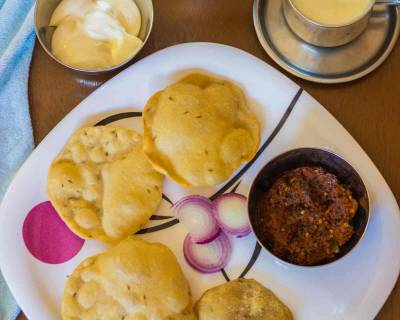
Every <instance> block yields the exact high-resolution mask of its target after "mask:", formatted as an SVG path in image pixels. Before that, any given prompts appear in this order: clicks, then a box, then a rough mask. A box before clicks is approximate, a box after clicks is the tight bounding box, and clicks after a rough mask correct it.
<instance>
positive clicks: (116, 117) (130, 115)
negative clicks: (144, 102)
mask: <svg viewBox="0 0 400 320" xmlns="http://www.w3.org/2000/svg"><path fill="white" fill-rule="evenodd" d="M141 116H142V113H141V112H133V111H132V112H121V113H116V114H113V115H111V116H109V117H107V118H104V119H103V120H100V121H99V122H97V123H96V124H95V126H105V125H107V124H110V123H113V122H115V121H118V120H122V119H127V118H134V117H141Z"/></svg>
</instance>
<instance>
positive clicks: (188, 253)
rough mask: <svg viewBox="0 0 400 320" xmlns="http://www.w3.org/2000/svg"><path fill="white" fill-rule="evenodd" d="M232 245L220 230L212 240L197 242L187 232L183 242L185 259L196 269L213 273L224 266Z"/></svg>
mask: <svg viewBox="0 0 400 320" xmlns="http://www.w3.org/2000/svg"><path fill="white" fill-rule="evenodd" d="M231 252H232V247H231V244H230V242H229V239H228V237H227V235H226V234H225V233H223V232H221V233H220V234H219V235H218V237H217V238H216V239H214V241H212V242H209V243H207V244H197V243H195V242H193V241H192V238H191V235H190V234H188V235H187V236H186V238H185V241H184V243H183V253H184V255H185V258H186V261H187V262H188V263H189V264H190V265H191V266H192V267H193V268H194V269H196V270H197V271H200V272H203V273H213V272H217V271H219V270H221V269H222V268H224V267H225V266H226V265H227V263H228V261H229V258H230V256H231Z"/></svg>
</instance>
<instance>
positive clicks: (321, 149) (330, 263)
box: [246, 147, 371, 270]
mask: <svg viewBox="0 0 400 320" xmlns="http://www.w3.org/2000/svg"><path fill="white" fill-rule="evenodd" d="M300 150H309V151H311V150H315V151H318V152H323V153H327V154H329V155H331V156H334V157H336V158H338V159H339V160H340V161H342V162H344V163H346V164H347V165H348V166H349V167H350V168H351V170H352V171H353V172H354V173H355V174H356V175H357V176H358V177H359V178H360V181H361V183H362V186H363V189H364V191H365V194H366V197H367V204H368V210H367V211H366V218H367V219H366V223H365V227H364V229H363V231H362V233H361V235H360V237H359V238H358V239H357V242H356V243H355V244H354V246H353V247H352V248H351V249H350V250H349V251H348V252H347V253H346V254H344V255H343V256H341V257H337V258H336V259H334V260H332V261H328V262H324V263H321V264H316V265H301V264H296V263H293V262H289V261H286V260H283V259H282V258H281V257H279V256H277V255H276V254H275V253H274V252H272V251H271V250H270V249H269V248H267V247H266V246H264V244H263V243H262V241H261V240H260V238H259V236H258V234H257V233H256V231H255V230H254V227H253V223H252V219H251V213H250V206H249V204H250V197H251V194H252V191H253V188H254V185H255V182H256V181H257V180H258V178H259V177H260V176H261V172H262V171H263V170H264V169H265V168H266V167H267V166H268V165H270V164H271V163H272V162H274V161H275V160H276V159H277V158H279V157H281V156H283V155H286V154H289V153H292V152H294V151H300ZM246 209H247V216H248V220H249V224H250V228H251V231H252V232H253V234H254V236H255V237H256V241H257V242H258V243H259V245H260V246H261V247H262V248H263V249H264V250H266V251H267V252H268V253H269V254H271V255H272V257H273V258H274V259H275V261H276V262H278V263H279V264H283V265H284V266H286V267H294V268H298V269H304V270H310V269H317V268H328V267H331V266H333V265H334V264H336V263H338V262H339V261H342V260H343V259H344V258H345V257H347V256H348V255H349V254H350V253H351V252H352V251H353V250H354V249H355V248H356V247H358V246H359V244H360V243H361V241H362V240H363V238H364V236H365V234H366V232H367V229H368V226H369V222H370V218H371V197H370V195H369V192H368V189H367V187H366V185H365V183H364V180H363V179H362V177H361V175H360V174H359V173H358V171H357V170H356V169H354V167H353V166H352V165H351V164H350V163H349V162H348V161H346V160H345V159H344V158H343V157H342V156H341V155H339V154H338V153H337V152H334V151H332V150H330V149H329V148H326V147H298V148H294V149H287V150H285V151H283V152H280V153H279V154H277V155H276V156H274V157H273V158H271V159H269V160H268V161H267V162H266V163H265V164H264V165H263V166H262V167H261V168H260V170H258V172H257V173H256V175H255V176H254V178H253V180H252V181H251V184H250V188H249V191H248V194H247V201H246Z"/></svg>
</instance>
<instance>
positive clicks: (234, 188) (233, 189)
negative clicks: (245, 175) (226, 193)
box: [231, 180, 242, 192]
mask: <svg viewBox="0 0 400 320" xmlns="http://www.w3.org/2000/svg"><path fill="white" fill-rule="evenodd" d="M241 182H242V181H241V180H239V182H238V183H236V185H235V186H234V187H233V188H232V190H231V192H236V190H237V188H238V187H239V185H240V183H241Z"/></svg>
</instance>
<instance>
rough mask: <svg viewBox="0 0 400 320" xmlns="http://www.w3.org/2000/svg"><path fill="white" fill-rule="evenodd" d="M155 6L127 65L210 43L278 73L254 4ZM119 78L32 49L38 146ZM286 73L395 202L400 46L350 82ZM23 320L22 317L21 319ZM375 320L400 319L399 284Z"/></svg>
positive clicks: (218, 0) (178, 1)
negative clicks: (368, 163)
mask: <svg viewBox="0 0 400 320" xmlns="http://www.w3.org/2000/svg"><path fill="white" fill-rule="evenodd" d="M153 3H154V9H155V19H154V27H153V31H152V33H151V36H150V38H149V40H148V42H147V44H146V46H145V47H144V49H143V50H142V51H141V53H140V54H139V56H138V57H137V58H136V59H135V60H134V61H132V63H134V62H135V61H137V60H139V59H141V58H143V57H145V56H147V55H149V54H150V53H152V52H155V51H158V50H160V49H162V48H165V47H168V46H171V45H174V44H178V43H183V42H192V41H208V42H218V43H223V44H227V45H231V46H234V47H238V48H241V49H243V50H245V51H247V52H250V53H252V54H253V55H255V56H257V57H259V58H261V59H262V60H264V61H266V62H267V63H269V64H271V65H272V66H274V67H275V68H277V69H280V68H279V67H278V66H277V65H276V64H275V63H274V62H273V61H272V60H271V58H269V57H268V55H267V54H266V53H265V51H264V50H263V48H262V47H261V45H260V44H259V42H258V40H257V37H256V34H255V31H254V27H253V17H252V1H250V0H240V1H239V0H235V1H232V0H201V1H199V0H197V1H196V0H192V1H190V0H173V1H166V0H153ZM119 71H120V70H119ZM281 71H282V72H283V73H285V74H287V73H286V72H285V71H283V70H281ZM116 73H117V72H114V73H107V74H104V75H100V76H99V75H97V76H93V75H91V76H89V75H83V74H80V73H76V72H72V71H70V70H67V69H66V68H64V67H62V66H61V65H59V64H57V63H56V62H54V61H53V60H52V59H51V58H50V57H48V56H47V54H46V53H45V52H44V51H43V50H42V49H41V47H40V46H39V45H38V44H37V45H36V47H35V50H34V54H33V61H32V66H31V71H30V81H29V102H30V108H31V116H32V122H33V129H34V135H35V141H36V143H39V142H40V141H41V140H42V139H43V138H44V137H45V136H46V135H47V133H48V132H49V131H50V130H51V129H52V128H53V127H54V126H55V125H56V124H57V123H58V122H59V121H60V120H61V119H62V118H63V117H64V116H65V115H66V114H67V113H68V112H69V111H70V110H71V109H72V108H73V107H75V106H76V105H77V104H78V103H79V102H80V101H81V100H83V99H84V98H85V97H86V96H87V95H89V94H90V93H91V92H92V91H93V90H95V89H96V88H97V87H98V86H99V85H101V84H102V83H103V82H104V81H106V80H108V79H110V78H111V77H113V76H114V75H115V74H116ZM287 76H288V77H290V78H292V79H293V80H294V81H296V82H297V83H298V84H299V85H300V86H302V87H303V88H304V89H305V90H307V91H308V92H309V93H310V94H311V95H313V96H314V97H315V98H316V99H317V100H319V102H321V104H322V105H324V106H325V107H326V108H327V109H328V110H329V111H330V112H331V113H332V114H333V115H334V116H335V117H336V118H337V119H338V120H339V122H341V123H342V124H343V126H344V127H345V128H346V129H347V130H348V131H349V132H350V133H351V134H352V136H353V137H354V138H355V139H356V140H357V141H358V142H359V144H360V145H361V146H362V148H363V149H364V150H365V151H366V152H367V154H368V155H369V156H370V157H371V158H372V160H373V161H374V163H375V164H376V166H377V167H378V169H379V170H380V171H381V173H382V174H383V176H384V177H385V179H386V181H387V182H388V184H389V186H390V187H391V189H392V190H393V193H394V194H395V196H396V199H397V201H399V200H400V169H399V167H400V135H399V133H400V44H397V45H396V47H395V49H394V51H393V52H392V54H391V55H390V57H389V58H388V60H387V61H386V62H385V63H384V64H383V65H382V66H381V67H380V68H379V69H378V70H376V71H375V72H373V73H372V74H370V75H368V76H366V77H365V78H363V79H361V80H357V81H354V82H351V83H346V84H337V85H322V84H315V83H311V82H306V81H303V80H300V79H297V78H295V77H293V76H291V75H289V74H287ZM93 112H96V110H93ZM388 263H390V261H388ZM376 272H379V270H376ZM20 319H25V317H24V316H23V315H21V316H20ZM376 319H378V320H398V319H400V284H399V282H398V283H397V285H396V287H395V289H394V290H393V292H392V294H391V296H390V298H389V299H388V301H387V302H386V304H385V305H384V307H383V308H382V310H381V312H380V313H379V315H378V317H377V318H376ZM32 320H36V319H32ZM365 320H368V319H365Z"/></svg>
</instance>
